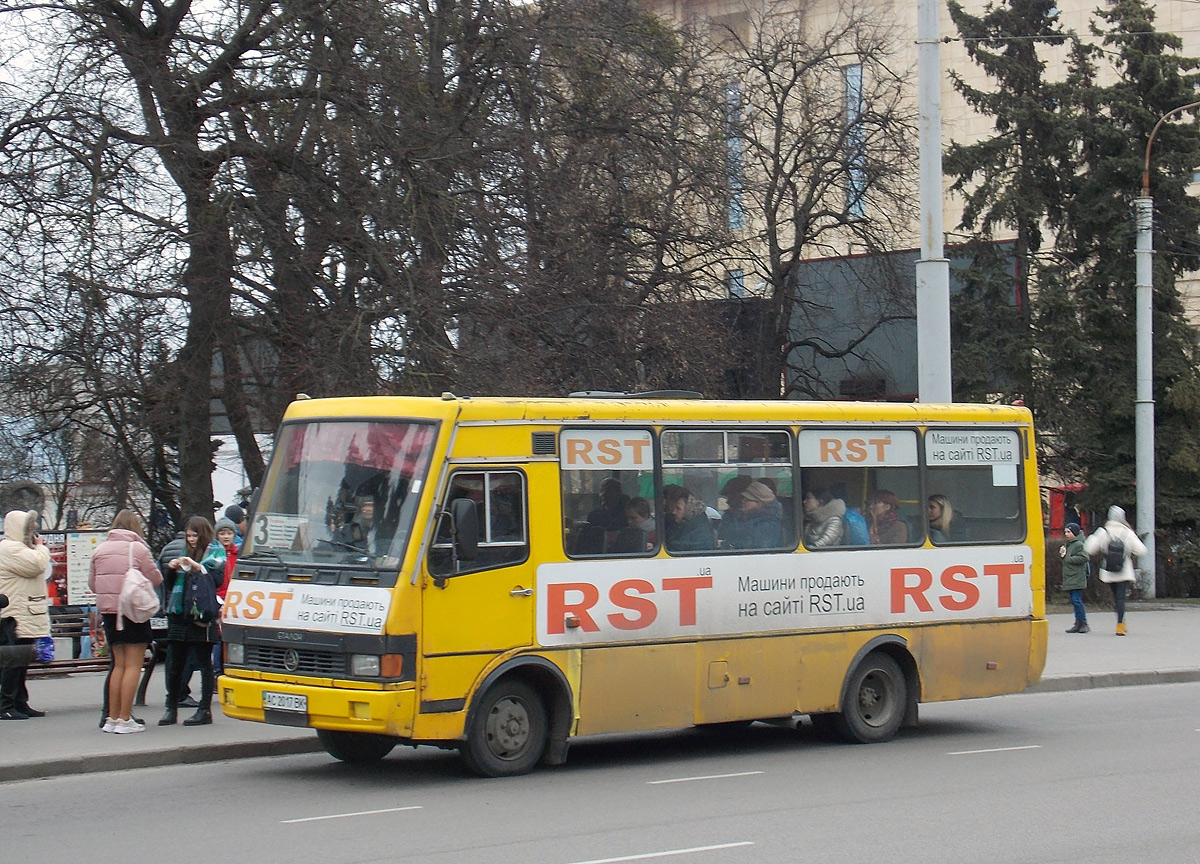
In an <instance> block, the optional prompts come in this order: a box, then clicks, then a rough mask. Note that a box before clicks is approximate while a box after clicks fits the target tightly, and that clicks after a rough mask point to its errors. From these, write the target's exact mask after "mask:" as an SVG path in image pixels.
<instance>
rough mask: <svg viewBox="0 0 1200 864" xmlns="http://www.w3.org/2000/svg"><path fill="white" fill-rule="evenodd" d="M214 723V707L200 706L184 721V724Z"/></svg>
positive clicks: (200, 724)
mask: <svg viewBox="0 0 1200 864" xmlns="http://www.w3.org/2000/svg"><path fill="white" fill-rule="evenodd" d="M210 723H212V709H211V708H200V709H199V710H197V711H196V713H195V714H193V715H192V716H191V717H189V718H188V719H186V720H184V721H183V725H184V726H207V725H208V724H210Z"/></svg>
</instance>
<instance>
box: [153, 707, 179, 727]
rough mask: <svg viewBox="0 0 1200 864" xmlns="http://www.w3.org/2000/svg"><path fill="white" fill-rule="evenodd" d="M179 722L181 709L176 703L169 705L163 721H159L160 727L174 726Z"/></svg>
mask: <svg viewBox="0 0 1200 864" xmlns="http://www.w3.org/2000/svg"><path fill="white" fill-rule="evenodd" d="M178 720H179V709H178V708H176V707H175V704H174V703H171V704H169V705H167V710H166V712H165V713H164V714H163V716H162V719H161V720H159V721H158V725H159V726H174V725H175V723H176V722H177V721H178Z"/></svg>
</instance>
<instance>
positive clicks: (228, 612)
mask: <svg viewBox="0 0 1200 864" xmlns="http://www.w3.org/2000/svg"><path fill="white" fill-rule="evenodd" d="M241 602H242V592H241V591H235V590H233V589H232V588H230V589H229V590H228V591H227V592H225V605H224V606H222V607H221V620H222V621H228V620H229V619H230V618H236V617H238V614H237V607H238V604H239V603H241Z"/></svg>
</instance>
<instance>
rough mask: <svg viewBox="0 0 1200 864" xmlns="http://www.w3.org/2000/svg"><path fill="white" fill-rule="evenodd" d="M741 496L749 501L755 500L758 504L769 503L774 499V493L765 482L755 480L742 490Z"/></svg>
mask: <svg viewBox="0 0 1200 864" xmlns="http://www.w3.org/2000/svg"><path fill="white" fill-rule="evenodd" d="M742 497H743V498H747V499H749V500H750V501H757V502H758V503H759V504H770V503H771V502H772V501H774V500H775V493H774V492H772V491H771V490H770V489H769V488H768V487H767V485H766V484H765V483H759V482H758V481H757V480H755V481H754V482H753V483H751V484H750V485H749V486H747V487H746V488H745V489H744V490H742Z"/></svg>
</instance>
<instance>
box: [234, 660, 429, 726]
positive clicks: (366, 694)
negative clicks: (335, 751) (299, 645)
mask: <svg viewBox="0 0 1200 864" xmlns="http://www.w3.org/2000/svg"><path fill="white" fill-rule="evenodd" d="M217 696H218V701H219V702H220V705H221V711H222V712H223V713H224V714H225V716H226V717H232V718H234V719H236V720H252V721H254V722H257V723H270V724H274V725H278V726H298V727H308V728H312V729H332V730H337V731H340V732H370V733H373V734H376V735H393V736H398V737H402V738H403V737H408V736H410V735H412V723H413V714H414V712H415V707H416V690H415V689H414V688H413V687H412V686H411V685H410V686H409V687H408V688H407V689H403V690H360V689H351V688H349V687H337V686H320V685H310V684H296V683H291V682H288V683H284V682H282V681H265V680H258V679H251V678H236V677H233V676H231V675H222V676H221V677H220V678H219V679H218V682H217Z"/></svg>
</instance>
